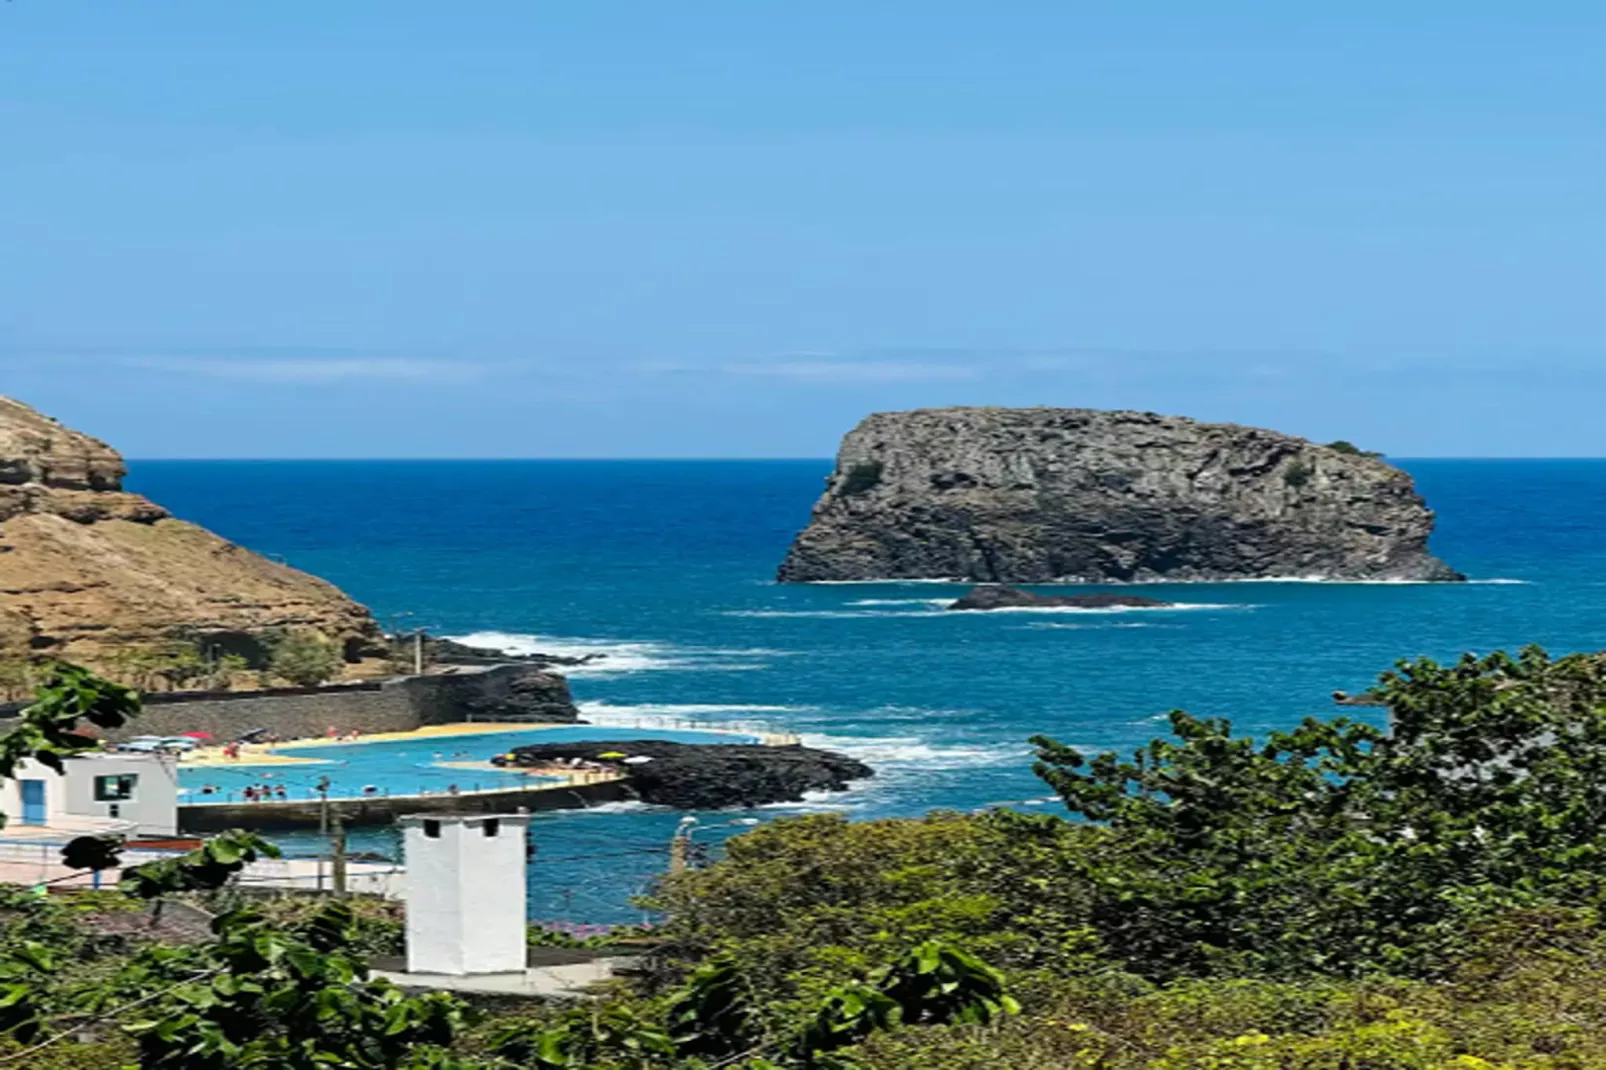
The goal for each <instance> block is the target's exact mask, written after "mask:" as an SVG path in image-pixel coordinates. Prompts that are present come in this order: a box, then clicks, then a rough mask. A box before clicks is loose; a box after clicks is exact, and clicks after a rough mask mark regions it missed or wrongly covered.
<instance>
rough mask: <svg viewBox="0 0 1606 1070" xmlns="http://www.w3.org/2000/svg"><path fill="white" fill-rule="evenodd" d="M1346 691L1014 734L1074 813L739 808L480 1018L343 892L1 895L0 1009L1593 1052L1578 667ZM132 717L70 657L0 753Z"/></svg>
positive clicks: (1438, 1057)
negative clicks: (257, 909)
mask: <svg viewBox="0 0 1606 1070" xmlns="http://www.w3.org/2000/svg"><path fill="white" fill-rule="evenodd" d="M1374 694H1375V698H1376V700H1377V701H1379V702H1380V703H1382V704H1383V705H1385V706H1387V707H1388V709H1389V712H1390V717H1391V719H1392V725H1393V728H1392V731H1391V732H1388V733H1385V732H1383V731H1382V730H1380V729H1379V728H1377V727H1375V726H1372V725H1368V724H1364V723H1360V722H1356V721H1351V720H1348V719H1345V718H1338V719H1333V720H1328V721H1319V720H1309V721H1306V722H1305V723H1304V724H1302V725H1300V726H1298V727H1297V728H1294V729H1293V730H1291V731H1288V732H1282V733H1272V734H1270V735H1268V736H1267V737H1266V738H1264V739H1260V740H1251V739H1248V738H1245V737H1240V736H1236V735H1234V734H1233V733H1232V731H1231V728H1230V726H1229V725H1228V724H1227V723H1226V722H1224V721H1219V720H1203V719H1198V718H1193V717H1190V716H1188V715H1186V714H1182V713H1176V714H1173V716H1172V728H1173V736H1174V738H1172V739H1169V740H1156V741H1154V742H1152V743H1151V744H1149V745H1148V746H1146V747H1144V748H1142V749H1141V750H1140V751H1138V752H1137V753H1135V754H1132V755H1129V756H1124V757H1123V756H1119V755H1114V754H1103V755H1096V756H1090V755H1084V754H1081V753H1079V752H1077V751H1075V750H1074V749H1072V748H1068V747H1066V746H1063V745H1062V744H1060V743H1058V742H1056V741H1054V740H1051V739H1046V738H1040V739H1038V740H1036V746H1037V749H1038V764H1037V771H1038V773H1039V774H1040V775H1041V776H1042V777H1043V778H1044V779H1045V780H1046V781H1047V782H1048V783H1050V784H1051V785H1052V786H1053V787H1054V788H1055V789H1056V791H1057V792H1058V793H1059V794H1060V795H1061V797H1062V798H1063V799H1064V800H1065V802H1066V804H1067V807H1068V809H1069V810H1070V811H1071V813H1072V815H1073V817H1074V818H1075V819H1074V820H1066V819H1064V818H1059V817H1055V816H1051V815H1044V814H1032V815H1029V814H1021V813H1016V812H1012V811H1007V810H998V811H991V812H986V813H977V814H957V813H934V814H930V815H927V816H926V817H924V818H919V819H907V820H888V821H878V822H867V823H853V822H849V821H846V820H843V819H842V818H840V817H837V816H814V817H807V818H799V819H795V820H789V821H782V822H775V823H773V824H771V825H768V826H764V827H761V828H759V829H757V830H755V831H753V832H752V833H749V834H747V835H744V836H741V837H739V838H737V839H735V840H733V841H731V843H730V845H729V849H728V854H727V857H726V858H725V859H724V860H723V861H720V862H718V863H716V864H714V865H712V866H709V867H708V868H706V869H702V870H694V871H691V872H687V873H684V874H682V875H679V876H675V877H670V878H666V879H664V880H663V881H662V882H661V884H660V886H659V888H658V889H657V891H656V893H655V896H654V905H655V906H656V907H657V908H659V909H660V910H661V911H662V912H663V917H664V921H663V924H662V925H661V926H660V927H659V928H658V929H657V930H656V933H657V935H658V937H659V939H660V943H659V946H658V950H657V951H656V953H655V954H654V956H653V958H652V965H651V969H650V971H649V972H648V974H647V975H646V976H645V977H643V978H641V979H639V980H638V981H634V982H632V983H630V984H628V985H623V986H620V987H618V988H616V989H615V990H613V991H612V992H611V993H609V994H607V995H606V996H605V997H604V998H602V999H601V1000H599V1001H597V1002H595V1003H593V1004H591V1005H588V1006H585V1007H581V1008H574V1009H565V1008H557V1007H554V1008H537V1009H533V1010H529V1011H526V1012H523V1013H519V1014H516V1015H512V1016H509V1015H507V1014H506V1012H500V1013H499V1014H498V1013H493V1014H492V1016H491V1017H490V1018H488V1019H485V1018H479V1017H478V1016H477V1015H476V1014H475V1013H474V1012H473V1011H472V1010H471V1009H470V1008H467V1007H465V1006H463V1005H461V1004H458V1003H457V1002H455V1001H453V1000H449V999H443V998H434V997H432V998H428V999H424V1000H417V999H412V998H409V997H406V996H403V995H402V994H400V993H397V992H395V991H394V990H391V989H389V988H388V987H387V986H383V985H379V984H376V983H374V982H370V981H367V980H365V979H364V971H363V967H362V954H361V950H362V948H363V947H364V946H365V939H366V941H367V942H366V946H369V947H371V946H372V940H373V936H372V932H371V931H370V935H369V937H367V938H363V937H361V936H360V933H359V930H360V929H361V925H360V924H359V922H358V921H357V920H356V919H355V918H354V917H353V916H352V915H351V913H350V912H349V908H347V907H344V906H341V905H336V906H334V907H332V908H331V909H330V910H327V911H319V912H316V913H312V914H309V915H308V916H306V917H304V918H302V919H300V920H299V921H297V922H294V923H286V924H279V925H277V926H268V925H266V924H265V923H264V922H263V921H262V920H260V919H259V918H255V917H254V916H253V915H252V914H250V913H244V912H231V913H229V914H226V915H225V916H224V917H225V918H226V919H228V920H226V921H224V920H220V923H219V926H218V932H217V933H216V935H215V936H214V937H213V938H212V939H210V940H204V941H201V942H199V943H196V944H193V945H185V946H182V947H179V946H170V945H159V946H155V947H149V948H143V949H141V950H139V951H138V952H137V953H135V954H133V955H132V956H123V957H121V958H119V957H118V956H116V955H112V956H109V957H105V958H101V959H97V958H96V957H95V955H94V954H90V953H77V952H75V951H72V950H68V951H67V954H68V955H69V956H71V957H72V958H73V960H74V961H73V962H72V964H71V965H70V967H69V968H67V969H65V970H61V971H55V972H53V971H52V969H48V968H46V967H51V966H52V964H53V963H54V962H55V961H56V960H55V959H52V958H50V952H49V949H48V948H41V947H40V946H39V945H40V944H41V943H42V941H40V940H39V939H38V936H39V934H40V932H42V931H44V929H48V927H49V926H50V925H53V924H58V923H62V922H61V919H60V918H59V917H58V918H56V919H54V920H52V919H50V918H46V917H43V916H42V915H34V914H30V913H29V912H30V911H33V910H36V909H37V910H45V909H54V907H53V906H52V907H51V908H45V907H38V908H36V907H34V906H29V905H27V904H23V905H21V906H19V905H18V903H17V902H16V901H11V902H10V903H0V1008H6V1009H7V1010H6V1015H7V1016H6V1017H4V1018H3V1019H0V1025H4V1026H5V1027H7V1028H9V1029H11V1030H12V1032H13V1034H14V1036H15V1037H16V1039H15V1040H14V1041H13V1042H12V1043H13V1047H12V1048H11V1049H9V1051H10V1053H12V1054H11V1055H10V1057H11V1058H12V1061H13V1062H16V1061H17V1059H18V1057H19V1056H18V1054H16V1053H21V1052H24V1051H27V1050H28V1049H27V1047H26V1045H27V1044H29V1043H33V1044H38V1043H39V1039H38V1038H39V1037H41V1036H49V1035H51V1034H50V1032H49V1031H50V1030H52V1029H61V1028H63V1027H68V1028H71V1029H72V1030H73V1031H74V1034H75V1035H76V1034H82V1035H83V1036H85V1037H88V1038H90V1039H89V1040H88V1041H86V1042H83V1043H80V1042H78V1041H76V1040H73V1039H70V1038H69V1039H64V1040H62V1041H60V1042H58V1043H56V1044H54V1045H51V1046H50V1047H49V1048H48V1049H38V1050H37V1051H35V1052H30V1053H29V1056H28V1057H29V1058H30V1059H33V1060H34V1061H30V1062H26V1063H22V1064H21V1065H29V1066H50V1065H55V1066H59V1067H65V1066H82V1065H105V1063H104V1062H102V1063H92V1062H76V1063H75V1062H72V1061H64V1060H71V1059H73V1058H76V1057H79V1056H83V1055H85V1053H87V1052H89V1051H91V1050H94V1051H97V1052H98V1053H99V1056H100V1057H103V1058H104V1057H106V1056H107V1055H108V1054H109V1053H112V1052H114V1051H116V1052H122V1053H125V1054H126V1055H127V1057H130V1058H133V1057H136V1056H137V1057H138V1058H139V1059H141V1060H142V1061H143V1065H146V1066H152V1067H156V1066H160V1067H174V1068H190V1067H208V1068H211V1067H221V1066H223V1065H230V1066H252V1065H264V1066H266V1065H273V1066H301V1065H307V1066H312V1065H320V1066H340V1067H404V1066H405V1067H426V1066H427V1067H440V1068H445V1067H455V1068H460V1070H462V1068H470V1067H472V1068H489V1067H512V1066H532V1067H591V1068H594V1070H627V1068H634V1070H640V1068H649V1067H664V1068H683V1070H691V1068H697V1067H700V1068H705V1070H707V1068H713V1067H743V1068H747V1070H758V1068H761V1067H763V1068H774V1067H778V1066H779V1067H860V1068H863V1070H894V1068H906V1067H907V1068H926V1070H992V1068H996V1067H1011V1068H1020V1070H1048V1068H1050V1067H1055V1068H1058V1067H1068V1066H1069V1067H1074V1066H1085V1067H1105V1068H1111V1070H1137V1068H1146V1070H1182V1068H1193V1067H1211V1068H1220V1070H1272V1068H1290V1070H1292V1068H1313V1070H1314V1068H1331V1070H1340V1068H1348V1070H1366V1068H1374V1070H1383V1068H1421V1070H1448V1068H1461V1070H1469V1068H1478V1067H1483V1068H1490V1067H1507V1068H1519V1070H1540V1068H1546V1070H1562V1068H1578V1070H1583V1068H1595V1067H1601V1068H1606V996H1602V995H1601V993H1602V992H1606V928H1603V926H1602V924H1601V915H1600V909H1601V903H1602V893H1603V891H1606V821H1603V818H1606V813H1603V809H1606V797H1603V796H1602V793H1601V792H1600V790H1599V785H1600V784H1601V783H1602V782H1603V779H1606V672H1603V660H1602V659H1601V658H1599V657H1595V656H1583V655H1573V656H1569V657H1564V658H1559V659H1552V658H1550V657H1549V656H1547V655H1546V654H1545V653H1544V652H1543V651H1540V650H1537V649H1529V650H1525V651H1523V652H1521V653H1520V654H1518V655H1515V656H1508V655H1505V654H1495V655H1490V656H1488V657H1483V658H1477V657H1472V656H1468V657H1466V658H1463V659H1462V660H1460V661H1458V662H1456V663H1455V664H1451V665H1439V664H1435V663H1433V662H1431V661H1425V660H1419V661H1413V662H1407V663H1402V664H1400V665H1399V666H1397V667H1396V668H1395V669H1394V670H1393V671H1392V672H1390V673H1388V674H1385V676H1384V677H1382V679H1381V680H1380V682H1379V684H1378V686H1377V688H1376V689H1375V692H1374ZM131 712H132V710H131V709H130V707H129V705H128V699H127V697H126V696H124V695H121V694H119V692H118V691H116V690H115V689H105V688H104V687H102V686H101V685H99V684H98V683H97V682H95V681H93V679H92V678H86V677H84V676H82V675H78V676H73V675H70V674H69V675H66V676H64V677H63V678H61V679H59V680H58V681H57V682H56V684H55V686H54V687H53V689H47V691H46V699H45V701H43V702H42V703H41V704H39V706H38V707H36V709H35V711H34V712H33V713H32V715H31V717H30V720H29V721H28V723H27V724H26V725H25V726H24V729H23V732H22V734H21V735H18V734H13V735H12V736H10V737H6V739H5V740H4V741H3V744H0V774H3V773H4V772H5V771H6V769H7V768H8V766H7V765H6V764H5V762H6V761H9V760H10V759H11V758H13V757H15V756H17V755H20V754H23V753H32V752H38V751H40V750H43V751H45V752H46V753H52V752H54V753H62V752H63V748H67V749H68V750H70V748H71V747H73V746H76V745H77V744H75V743H73V742H72V741H71V740H69V739H67V738H66V737H65V736H64V735H63V733H64V732H70V729H71V723H72V721H73V720H74V719H75V718H76V717H77V716H79V715H84V716H89V717H91V718H92V719H93V718H94V717H110V718H113V719H115V718H118V717H125V716H128V715H131ZM97 723H99V722H97ZM269 849H270V848H268V847H267V845H265V844H261V843H260V842H259V841H255V840H253V839H251V838H243V837H240V836H232V837H228V838H224V839H222V840H219V841H216V842H215V843H213V844H211V845H209V846H208V847H207V848H205V849H203V851H201V852H198V853H197V854H196V855H194V856H191V857H190V858H188V859H185V860H180V861H178V862H176V863H172V864H164V866H161V867H154V868H153V867H145V868H143V870H136V871H135V872H134V873H133V875H132V876H131V877H130V878H129V879H128V880H127V881H126V882H125V886H126V887H127V888H128V889H129V891H130V892H131V893H133V894H135V895H153V894H158V893H159V892H161V890H163V889H168V890H170V889H172V888H174V887H211V886H226V885H227V883H228V879H229V877H230V875H231V873H232V871H233V868H237V865H238V863H240V862H241V860H242V859H244V858H247V857H249V856H250V855H251V854H252V853H255V852H265V851H267V850H269ZM97 850H98V848H96V846H95V845H94V844H89V845H84V846H81V847H80V848H79V851H80V856H81V860H83V861H94V860H95V856H96V852H97ZM41 927H44V929H42V928H41ZM30 933H32V934H33V935H29V934H30ZM63 939H64V940H69V941H70V940H72V939H78V937H70V938H69V937H63ZM62 946H63V947H71V948H81V947H87V946H90V945H88V944H70V943H68V944H63V945H62ZM41 956H43V957H41ZM97 962H98V963H99V965H96V963H97ZM41 963H43V964H44V965H43V966H42V965H41ZM136 994H138V995H136ZM131 998H138V999H139V1000H140V1006H139V1007H138V1013H137V1014H133V1013H128V1014H124V1013H121V1012H119V1013H114V1014H112V1015H111V1016H110V1017H107V1018H104V1019H102V1018H100V1017H98V1016H99V1015H100V1014H103V1013H105V1011H106V1010H107V1009H111V1010H114V1011H117V1010H118V1009H119V1008H122V1007H123V1006H124V1004H125V1003H126V1002H127V1001H128V1000H129V999H131ZM91 1008H93V1009H91ZM1017 1010H1018V1013H1014V1012H1016V1011H1017ZM309 1021H310V1022H313V1023H316V1028H312V1027H309V1026H308V1025H307V1022H309ZM97 1045H98V1048H97ZM75 1049H77V1051H76V1053H75ZM47 1050H48V1055H49V1058H51V1059H56V1060H59V1061H57V1062H55V1063H51V1062H46V1061H43V1057H42V1056H41V1055H40V1053H41V1052H45V1051H47ZM7 1057H8V1051H7V1049H4V1048H0V1066H4V1065H5V1062H4V1060H5V1059H6V1058H7ZM274 1060H278V1061H274Z"/></svg>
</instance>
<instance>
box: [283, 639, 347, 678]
mask: <svg viewBox="0 0 1606 1070" xmlns="http://www.w3.org/2000/svg"><path fill="white" fill-rule="evenodd" d="M344 663H345V659H343V658H342V657H341V656H340V651H339V650H338V649H337V648H336V647H335V645H334V644H333V643H331V642H329V641H328V640H327V639H325V638H323V637H322V636H320V635H316V634H314V633H312V632H290V633H288V634H285V635H282V636H279V637H277V638H276V639H275V640H274V642H273V646H272V648H271V650H270V651H269V654H268V671H269V672H270V673H271V674H272V675H274V676H277V677H279V678H280V679H282V680H288V681H289V682H290V683H292V684H295V685H296V686H297V687H315V686H317V685H318V684H321V683H323V682H325V681H326V680H330V679H332V678H333V677H335V676H337V675H338V674H339V673H340V669H341V666H342V665H343V664H344Z"/></svg>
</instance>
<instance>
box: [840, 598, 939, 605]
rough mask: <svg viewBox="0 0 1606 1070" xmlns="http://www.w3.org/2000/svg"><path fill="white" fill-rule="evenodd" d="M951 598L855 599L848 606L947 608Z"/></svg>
mask: <svg viewBox="0 0 1606 1070" xmlns="http://www.w3.org/2000/svg"><path fill="white" fill-rule="evenodd" d="M951 604H953V599H952V598H856V599H854V600H853V601H851V602H849V603H848V605H850V606H947V605H951Z"/></svg>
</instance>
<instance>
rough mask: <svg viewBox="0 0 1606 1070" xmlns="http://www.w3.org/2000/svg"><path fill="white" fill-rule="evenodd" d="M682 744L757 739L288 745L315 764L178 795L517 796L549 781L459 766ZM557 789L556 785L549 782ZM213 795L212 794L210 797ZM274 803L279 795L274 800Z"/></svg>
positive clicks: (562, 737) (193, 781)
mask: <svg viewBox="0 0 1606 1070" xmlns="http://www.w3.org/2000/svg"><path fill="white" fill-rule="evenodd" d="M644 735H645V736H651V737H652V738H654V739H669V740H674V741H676V742H680V743H752V742H756V740H755V739H754V738H753V737H751V736H740V735H725V734H719V733H714V732H685V731H668V730H664V729H652V730H650V731H646V732H642V731H637V730H634V729H630V728H542V729H527V730H524V731H518V732H487V733H483V734H480V735H472V736H437V737H434V738H431V739H418V740H387V741H383V742H377V743H342V744H337V745H334V746H327V745H322V744H318V745H313V746H302V747H296V746H294V745H292V744H284V745H281V746H280V747H279V748H278V751H279V753H281V754H283V755H285V756H287V757H294V758H307V759H311V762H310V763H309V764H298V765H266V766H264V765H249V764H241V765H221V766H204V767H201V768H197V769H181V770H179V790H180V792H181V793H183V795H184V798H183V801H184V802H186V803H205V802H234V801H238V800H239V799H241V798H242V795H241V790H242V789H244V788H246V787H253V788H263V787H266V788H270V789H277V788H280V787H282V788H284V789H285V796H286V798H289V799H316V798H318V797H319V793H318V789H317V784H318V782H319V780H321V779H322V778H324V777H327V778H328V780H329V797H330V798H332V799H340V798H353V797H357V796H361V795H362V794H363V793H364V791H365V789H366V788H369V787H372V788H373V789H374V792H375V793H376V794H379V795H426V794H427V795H439V794H441V793H443V792H447V791H450V790H451V789H453V788H456V789H457V790H459V791H480V790H482V789H484V790H489V789H491V788H515V787H521V786H529V785H531V784H536V783H540V782H542V779H543V778H540V777H535V776H530V775H528V774H524V773H512V772H503V771H502V770H500V769H495V768H491V769H459V768H453V767H452V766H451V765H450V764H447V763H453V762H476V763H478V762H487V761H489V760H490V759H491V758H492V757H494V756H495V755H498V754H503V753H506V752H507V751H510V750H512V749H513V748H514V747H520V746H523V745H525V744H528V743H567V742H572V741H575V740H606V739H617V740H630V739H640V738H642V737H643V736H644ZM549 782H550V781H549ZM208 787H210V788H211V789H212V791H210V792H208V791H206V790H205V789H206V788H208ZM275 797H277V793H276V792H275Z"/></svg>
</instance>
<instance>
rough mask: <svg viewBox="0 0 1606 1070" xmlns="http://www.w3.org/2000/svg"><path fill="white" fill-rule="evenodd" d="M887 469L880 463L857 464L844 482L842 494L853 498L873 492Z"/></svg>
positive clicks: (862, 462) (850, 470) (849, 470)
mask: <svg viewBox="0 0 1606 1070" xmlns="http://www.w3.org/2000/svg"><path fill="white" fill-rule="evenodd" d="M885 467H886V466H885V465H883V464H882V463H881V462H880V461H860V462H859V463H858V464H855V465H854V466H853V467H852V468H849V469H848V474H847V475H846V476H845V477H844V478H843V480H842V494H843V495H844V496H849V497H851V496H852V495H855V494H863V493H865V492H866V491H869V490H871V489H872V488H874V487H875V486H876V484H878V483H880V482H881V473H882V471H883V470H884V469H885Z"/></svg>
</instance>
